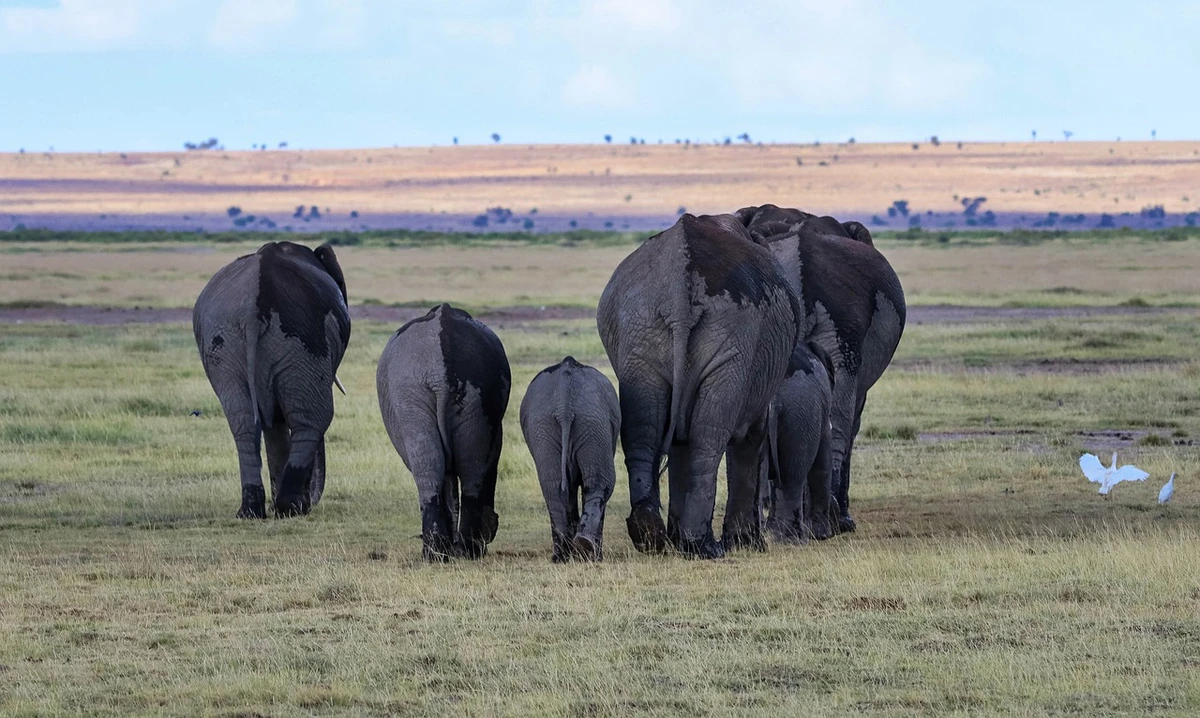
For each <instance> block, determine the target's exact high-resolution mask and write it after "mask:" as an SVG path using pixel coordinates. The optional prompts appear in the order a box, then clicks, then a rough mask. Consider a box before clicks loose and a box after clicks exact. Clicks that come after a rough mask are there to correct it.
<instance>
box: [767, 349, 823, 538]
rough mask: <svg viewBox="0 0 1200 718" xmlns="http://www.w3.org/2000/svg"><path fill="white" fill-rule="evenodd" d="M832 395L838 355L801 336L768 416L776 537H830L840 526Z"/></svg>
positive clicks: (771, 503)
mask: <svg viewBox="0 0 1200 718" xmlns="http://www.w3.org/2000/svg"><path fill="white" fill-rule="evenodd" d="M832 401H833V360H832V359H830V357H829V354H827V353H826V352H825V350H824V349H823V348H822V347H821V345H820V344H817V343H815V342H805V341H798V342H796V347H795V349H793V350H792V358H791V361H790V362H789V363H788V371H787V378H786V379H784V381H783V385H782V386H780V387H779V393H778V394H776V395H775V398H774V399H773V400H772V401H771V413H770V418H769V420H768V422H767V426H768V430H767V435H768V438H767V447H768V451H767V467H768V476H769V478H770V482H771V488H770V500H769V501H768V502H767V503H768V505H769V506H770V507H771V515H770V518H769V519H768V520H767V528H768V529H769V530H770V532H771V535H772V537H773V538H774V539H775V540H776V541H781V542H784V543H804V542H806V541H807V540H808V538H809V537H812V538H815V539H817V540H824V539H827V538H829V537H831V536H832V535H833V534H834V530H835V529H836V528H837V526H836V523H835V521H836V513H837V506H836V503H835V502H834V500H833V496H832V479H833V466H832V457H831V450H832V449H831V446H832V438H831V435H830V431H831V427H830V424H829V411H830V405H831V404H832Z"/></svg>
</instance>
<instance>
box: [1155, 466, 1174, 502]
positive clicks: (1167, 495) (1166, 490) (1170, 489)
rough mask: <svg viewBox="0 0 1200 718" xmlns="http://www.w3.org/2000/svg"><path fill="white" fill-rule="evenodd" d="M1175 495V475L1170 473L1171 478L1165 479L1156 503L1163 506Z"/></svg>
mask: <svg viewBox="0 0 1200 718" xmlns="http://www.w3.org/2000/svg"><path fill="white" fill-rule="evenodd" d="M1174 493H1175V473H1174V472H1172V473H1171V478H1170V479H1167V483H1165V484H1163V487H1162V489H1161V490H1160V491H1159V492H1158V503H1160V504H1165V503H1167V502H1168V501H1170V500H1171V496H1172V495H1173V494H1174Z"/></svg>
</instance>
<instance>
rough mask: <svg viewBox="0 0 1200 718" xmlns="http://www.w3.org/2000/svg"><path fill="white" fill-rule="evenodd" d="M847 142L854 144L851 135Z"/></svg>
mask: <svg viewBox="0 0 1200 718" xmlns="http://www.w3.org/2000/svg"><path fill="white" fill-rule="evenodd" d="M847 144H851V145H852V144H854V138H853V137H851V138H850V139H849V140H847Z"/></svg>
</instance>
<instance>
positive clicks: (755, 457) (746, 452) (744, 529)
mask: <svg viewBox="0 0 1200 718" xmlns="http://www.w3.org/2000/svg"><path fill="white" fill-rule="evenodd" d="M763 438H764V435H763V432H762V431H761V430H754V431H752V432H751V435H750V436H747V437H746V438H745V439H742V440H741V441H734V442H731V443H730V445H729V450H728V452H727V453H726V465H725V475H726V477H727V478H728V482H729V498H728V500H727V504H726V507H725V522H724V525H723V527H722V529H721V540H722V542H723V543H724V544H725V546H726V547H727V548H744V549H750V550H752V551H765V550H766V549H767V542H766V540H765V539H764V538H763V533H762V497H761V496H760V495H759V485H760V482H759V478H760V473H761V472H760V468H761V466H760V464H761V461H762V444H763Z"/></svg>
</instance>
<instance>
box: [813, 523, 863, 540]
mask: <svg viewBox="0 0 1200 718" xmlns="http://www.w3.org/2000/svg"><path fill="white" fill-rule="evenodd" d="M850 523H851V524H853V523H854V521H853V520H851V522H850ZM851 531H853V529H851ZM835 533H837V532H836V531H834V530H833V523H832V522H831V521H830V520H829V519H824V520H820V519H817V520H814V521H813V523H812V537H813V538H814V539H816V540H817V541H825V540H828V539H831V538H833V536H834V534H835Z"/></svg>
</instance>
